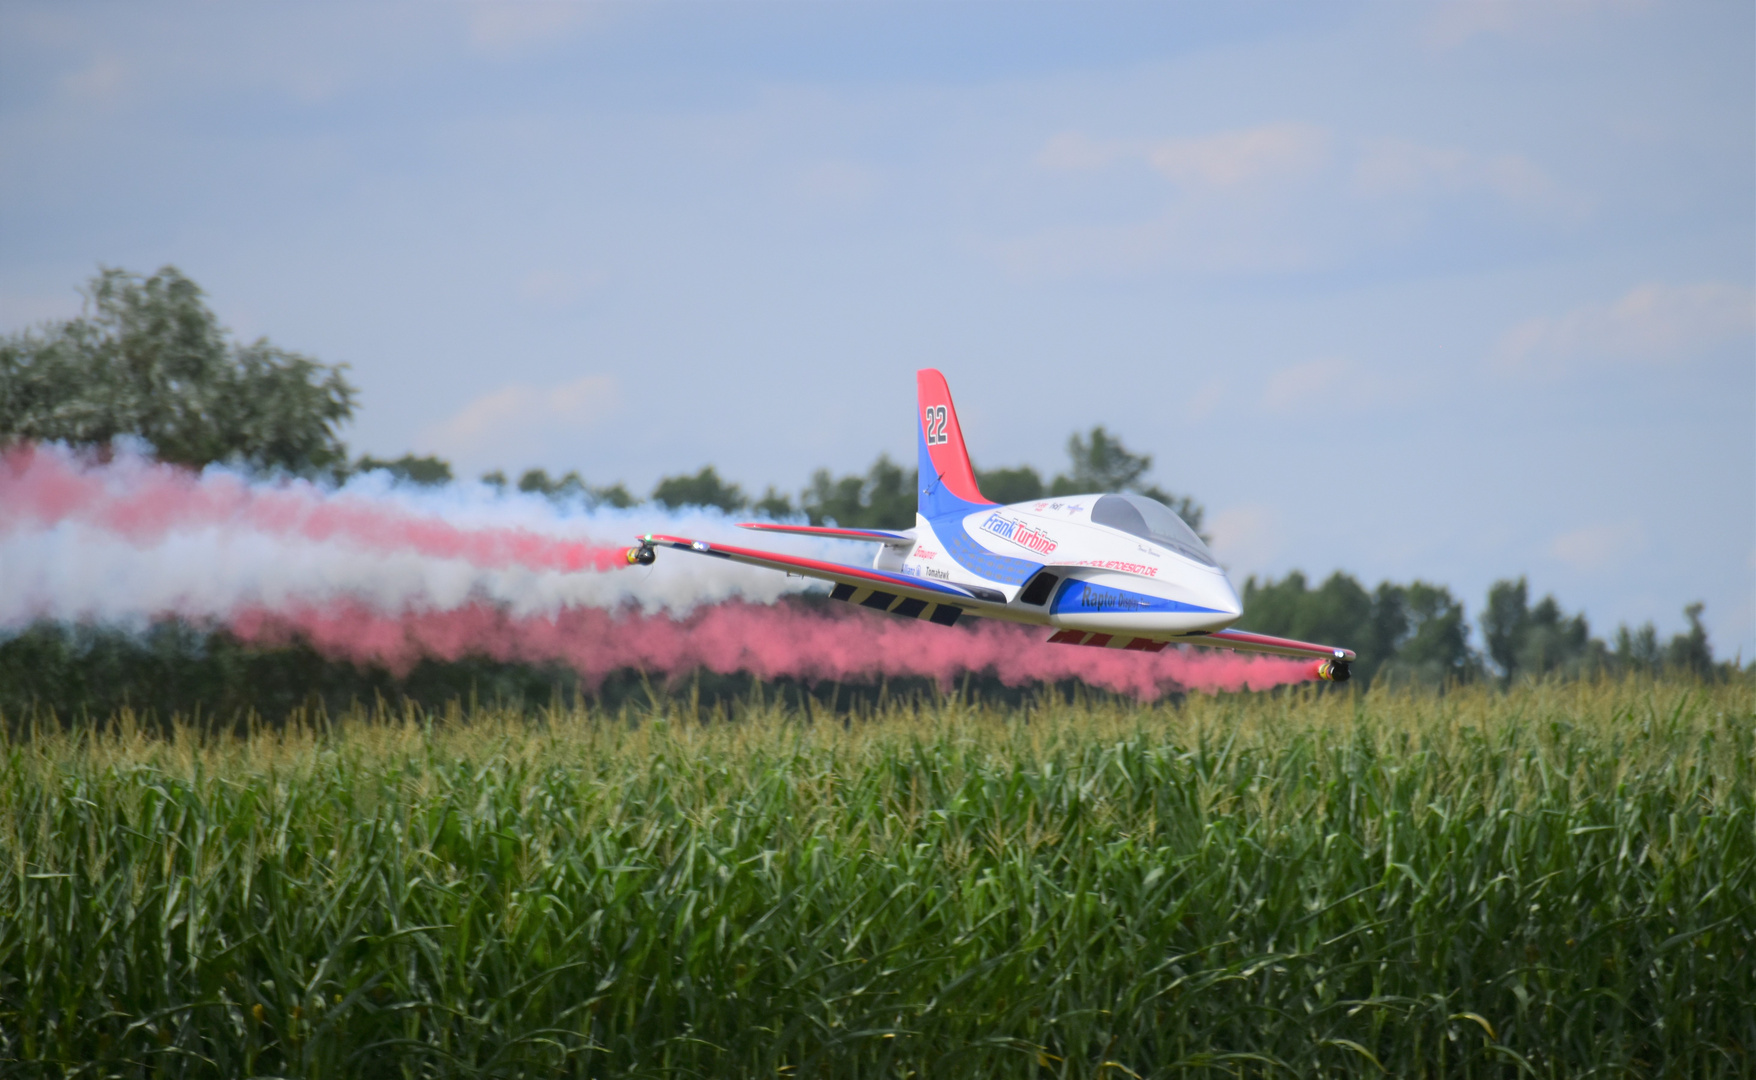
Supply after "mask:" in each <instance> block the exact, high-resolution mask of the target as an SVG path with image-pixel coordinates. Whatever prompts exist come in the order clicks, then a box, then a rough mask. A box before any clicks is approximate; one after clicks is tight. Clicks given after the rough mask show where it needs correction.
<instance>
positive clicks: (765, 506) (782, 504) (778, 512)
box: [750, 484, 798, 521]
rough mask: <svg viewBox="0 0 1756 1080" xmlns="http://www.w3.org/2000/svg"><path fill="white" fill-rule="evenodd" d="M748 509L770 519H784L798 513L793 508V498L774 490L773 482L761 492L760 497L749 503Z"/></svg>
mask: <svg viewBox="0 0 1756 1080" xmlns="http://www.w3.org/2000/svg"><path fill="white" fill-rule="evenodd" d="M750 509H752V510H754V511H756V512H757V513H758V514H761V515H762V516H763V517H766V518H768V519H770V520H772V521H784V520H786V519H787V518H790V517H792V516H793V515H794V514H796V513H798V511H797V510H794V509H793V500H792V499H790V498H788V497H787V496H785V495H782V494H781V493H780V492H779V491H776V490H775V487H774V485H773V484H770V485H768V490H767V491H765V492H763V493H762V498H760V499H757V500H756V501H755V502H754V503H751V504H750Z"/></svg>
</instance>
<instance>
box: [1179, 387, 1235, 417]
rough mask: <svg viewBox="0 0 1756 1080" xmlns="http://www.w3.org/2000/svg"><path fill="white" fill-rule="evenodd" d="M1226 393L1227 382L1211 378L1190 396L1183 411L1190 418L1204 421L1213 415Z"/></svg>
mask: <svg viewBox="0 0 1756 1080" xmlns="http://www.w3.org/2000/svg"><path fill="white" fill-rule="evenodd" d="M1225 395H1226V386H1225V383H1223V382H1221V381H1220V380H1218V379H1209V380H1207V382H1205V383H1203V384H1202V385H1201V389H1199V390H1197V391H1195V393H1193V394H1191V395H1190V396H1189V399H1188V401H1187V402H1185V404H1184V405H1183V413H1184V415H1185V416H1187V417H1188V418H1189V419H1190V420H1193V421H1197V422H1199V421H1202V420H1205V419H1207V418H1208V417H1209V416H1212V415H1213V412H1214V410H1215V409H1217V408H1219V403H1220V401H1221V400H1222V399H1223V398H1224V397H1225Z"/></svg>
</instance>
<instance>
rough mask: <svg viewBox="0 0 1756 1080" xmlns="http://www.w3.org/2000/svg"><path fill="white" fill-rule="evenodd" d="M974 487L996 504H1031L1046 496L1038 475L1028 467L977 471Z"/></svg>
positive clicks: (1044, 487)
mask: <svg viewBox="0 0 1756 1080" xmlns="http://www.w3.org/2000/svg"><path fill="white" fill-rule="evenodd" d="M976 486H977V487H979V488H981V489H982V494H983V495H986V496H987V497H988V498H990V499H993V500H994V501H995V502H997V503H1001V504H1002V505H1007V504H1011V503H1021V502H1032V501H1034V500H1037V499H1040V498H1042V497H1043V496H1044V495H1046V494H1048V488H1047V486H1046V485H1044V483H1043V478H1042V475H1041V474H1040V473H1038V472H1037V471H1036V470H1035V469H1033V468H1031V467H1030V466H1029V465H1020V466H1019V467H1018V468H1016V469H977V470H976Z"/></svg>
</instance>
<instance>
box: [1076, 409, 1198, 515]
mask: <svg viewBox="0 0 1756 1080" xmlns="http://www.w3.org/2000/svg"><path fill="white" fill-rule="evenodd" d="M1067 457H1068V459H1069V460H1070V462H1071V464H1072V466H1073V470H1072V471H1071V472H1069V473H1064V474H1062V475H1060V476H1057V477H1055V479H1054V481H1053V482H1052V483H1051V484H1050V485H1049V491H1048V493H1049V494H1050V495H1083V494H1086V493H1088V492H1100V491H1137V492H1139V493H1140V494H1142V495H1145V496H1146V497H1147V498H1149V499H1157V500H1158V501H1159V502H1162V503H1164V504H1165V505H1166V506H1168V507H1170V508H1171V509H1172V510H1175V511H1176V512H1177V516H1178V517H1180V518H1182V519H1183V520H1184V521H1185V522H1186V523H1187V524H1188V526H1189V527H1190V528H1191V529H1194V530H1195V532H1196V534H1197V535H1199V536H1200V537H1201V538H1202V539H1203V540H1207V539H1209V537H1208V536H1207V534H1206V533H1203V532H1202V531H1201V519H1202V517H1203V516H1205V512H1204V511H1203V510H1202V508H1201V504H1200V503H1198V502H1196V501H1195V500H1194V499H1192V498H1190V497H1188V496H1187V495H1184V496H1181V497H1179V496H1176V495H1172V494H1170V493H1169V492H1167V491H1164V490H1163V489H1161V488H1159V487H1156V486H1153V485H1149V484H1143V483H1142V482H1141V481H1142V478H1144V477H1145V476H1146V474H1147V473H1148V472H1150V471H1151V470H1152V455H1151V454H1136V453H1133V452H1131V451H1130V450H1129V449H1128V448H1127V447H1126V446H1124V445H1122V440H1121V439H1120V438H1119V437H1117V436H1115V435H1111V434H1110V433H1109V432H1108V431H1106V430H1104V427H1103V425H1102V424H1099V425H1098V426H1096V427H1094V428H1092V429H1091V434H1090V435H1081V434H1079V433H1078V432H1074V433H1073V434H1072V435H1071V436H1069V437H1068V439H1067Z"/></svg>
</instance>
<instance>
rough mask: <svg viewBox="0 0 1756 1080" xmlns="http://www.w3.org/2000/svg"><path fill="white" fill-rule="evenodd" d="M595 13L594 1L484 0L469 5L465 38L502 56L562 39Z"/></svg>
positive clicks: (479, 49)
mask: <svg viewBox="0 0 1756 1080" xmlns="http://www.w3.org/2000/svg"><path fill="white" fill-rule="evenodd" d="M596 14H598V5H595V4H589V3H585V2H583V0H484V2H482V3H477V4H475V5H473V6H472V7H471V8H470V13H469V41H470V45H471V46H473V47H474V48H475V49H476V50H478V51H480V52H483V53H486V54H488V55H490V56H494V57H500V58H505V57H509V56H513V55H515V54H517V53H520V52H524V51H525V50H527V49H530V48H532V47H537V46H542V45H548V44H553V43H555V42H557V41H562V40H565V39H566V38H568V37H570V36H572V34H573V33H574V32H575V31H577V30H578V29H579V28H580V27H581V26H583V25H584V24H585V23H586V22H587V21H588V20H589V19H590V18H591V17H592V16H594V15H596Z"/></svg>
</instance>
